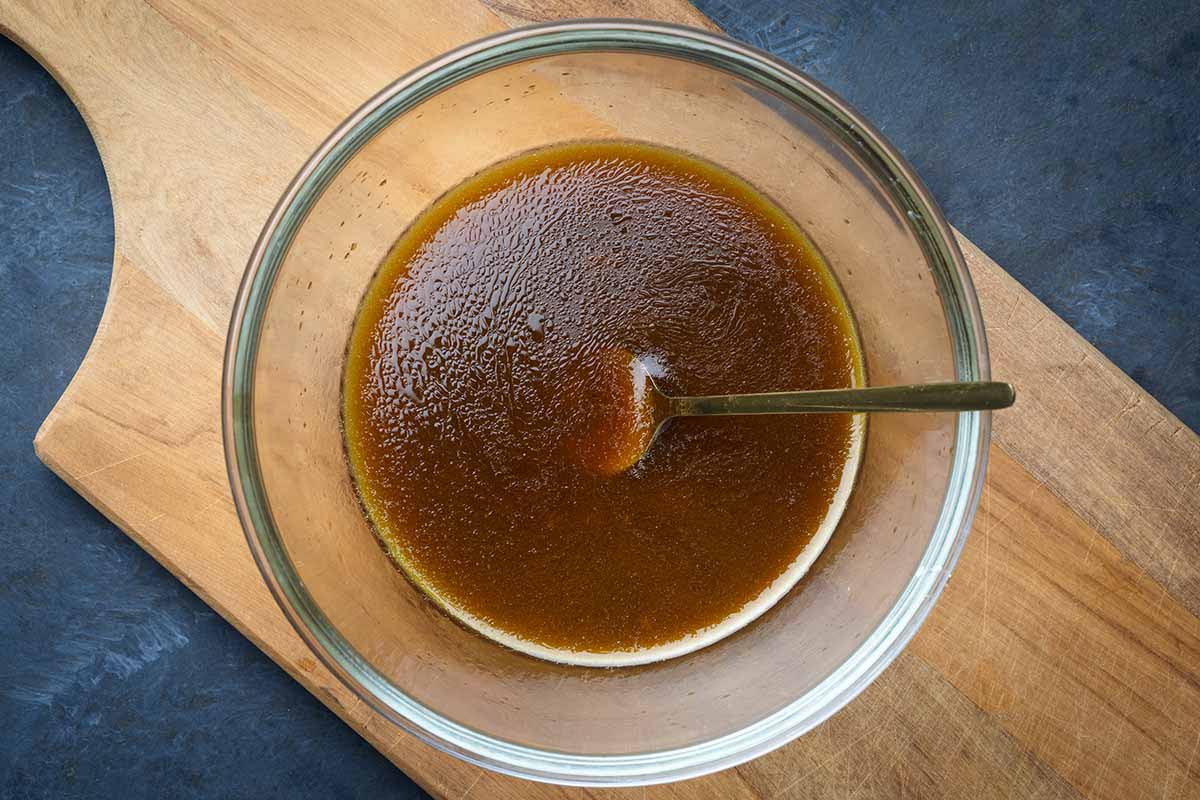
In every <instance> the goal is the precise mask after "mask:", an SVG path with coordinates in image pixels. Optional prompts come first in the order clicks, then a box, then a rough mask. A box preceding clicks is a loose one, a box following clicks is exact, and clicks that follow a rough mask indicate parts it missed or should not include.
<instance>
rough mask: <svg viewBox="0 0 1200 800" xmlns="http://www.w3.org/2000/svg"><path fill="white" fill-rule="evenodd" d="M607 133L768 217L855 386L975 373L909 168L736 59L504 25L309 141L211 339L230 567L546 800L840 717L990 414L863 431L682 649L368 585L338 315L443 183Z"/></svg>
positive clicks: (936, 557)
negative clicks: (637, 655) (740, 610)
mask: <svg viewBox="0 0 1200 800" xmlns="http://www.w3.org/2000/svg"><path fill="white" fill-rule="evenodd" d="M612 137H619V138H627V139H636V140H642V141H647V142H651V143H657V144H662V145H666V146H669V147H673V148H677V149H680V150H684V151H687V152H690V153H693V154H696V155H698V156H701V157H703V158H706V159H708V160H710V161H713V162H716V163H717V164H720V165H722V166H724V167H725V168H727V169H729V170H731V171H732V172H734V173H736V174H738V175H740V176H741V177H743V178H745V179H746V180H748V181H749V182H750V183H751V184H753V185H755V186H756V187H757V188H758V189H759V190H761V191H762V192H764V193H765V194H767V195H768V196H770V197H771V198H772V199H773V200H774V201H775V202H776V203H777V204H778V205H779V206H781V207H782V208H783V209H784V210H785V211H787V212H788V213H790V214H791V215H792V216H793V217H794V218H795V219H796V220H797V221H798V222H799V223H800V225H801V226H803V228H804V229H805V230H806V231H807V232H808V234H809V236H810V237H811V239H812V240H813V242H814V243H815V244H816V246H817V247H818V248H820V250H821V251H822V252H823V253H824V255H825V257H826V259H827V261H828V263H829V266H830V268H831V269H832V270H833V272H834V273H835V275H836V276H837V278H838V280H839V281H840V282H841V284H842V287H843V289H844V291H845V294H846V297H847V299H848V300H849V303H850V306H851V307H852V309H853V312H854V315H855V318H856V321H857V325H858V329H859V334H860V336H861V339H862V346H863V352H864V358H865V365H866V371H867V377H868V382H869V383H872V384H898V383H920V382H924V381H945V380H964V381H969V380H986V379H987V378H988V377H989V374H988V362H987V350H986V345H985V342H984V331H983V324H982V320H981V319H980V315H979V309H978V306H977V303H976V298H975V293H974V291H973V289H972V287H971V282H970V279H969V277H968V275H967V270H966V267H965V265H964V263H963V259H962V255H961V254H960V252H959V250H958V248H957V247H956V245H955V243H954V239H953V237H952V235H951V232H950V228H949V226H948V225H947V223H946V221H945V219H944V218H943V217H942V214H941V212H940V211H939V210H938V208H937V206H936V205H935V204H934V202H933V200H932V199H931V198H930V196H929V194H928V192H927V191H926V190H925V188H924V187H923V186H922V185H921V182H920V181H919V180H918V179H917V177H916V175H914V173H913V171H912V169H911V168H910V167H909V166H908V165H907V164H906V163H905V162H904V160H903V159H902V158H901V157H900V156H899V155H898V154H897V153H896V151H895V150H894V149H893V148H892V147H891V146H890V145H888V144H887V143H886V142H885V141H884V140H883V138H882V137H881V136H880V135H879V133H878V132H877V131H875V130H874V129H873V128H872V127H871V126H870V125H869V124H868V123H867V122H865V121H864V120H863V119H862V118H861V117H860V116H859V115H858V114H857V113H855V112H854V111H853V110H852V109H851V108H849V107H848V106H847V105H846V104H845V103H844V102H842V101H841V100H840V99H838V98H837V97H835V96H834V95H833V94H832V93H831V92H829V91H828V90H827V89H825V88H824V87H822V86H820V85H819V84H817V83H815V82H814V81H812V80H811V79H809V78H807V77H805V76H803V75H801V74H800V73H798V72H797V71H796V70H794V69H792V68H791V67H789V66H788V65H786V64H784V63H781V62H779V61H777V60H775V59H773V58H771V57H770V56H768V55H766V54H764V53H761V52H759V51H757V50H754V49H752V48H750V47H746V46H744V45H741V44H738V43H736V42H733V41H730V40H728V39H725V38H722V37H720V36H715V35H712V34H709V33H704V32H700V31H695V30H690V29H686V28H681V27H675V26H670V25H663V24H655V23H648V22H633V21H609V20H590V21H573V22H564V23H558V24H551V25H543V26H537V27H532V28H526V29H523V30H516V31H512V32H508V33H502V34H499V35H497V36H493V37H491V38H488V39H485V40H483V41H480V42H476V43H474V44H470V45H467V46H465V47H462V48H460V49H458V50H455V51H453V52H451V53H448V54H446V55H444V56H442V57H440V58H438V59H436V60H434V61H432V62H430V63H428V64H426V65H424V66H422V67H420V68H418V69H417V70H415V71H413V72H412V73H410V74H409V75H407V76H405V77H404V78H401V79H400V80H398V81H397V82H396V83H394V84H392V85H391V86H389V87H387V88H386V89H385V90H384V91H383V92H381V93H380V94H378V95H377V96H376V97H374V98H373V99H372V100H370V101H369V102H368V103H367V104H366V105H364V106H363V107H362V108H361V109H359V110H358V111H357V112H355V113H354V115H353V116H351V117H350V118H349V119H348V120H347V121H346V122H345V123H343V124H342V125H341V127H339V128H338V129H337V130H336V131H334V132H333V134H332V135H331V136H330V137H329V139H328V140H326V142H325V143H324V144H323V145H321V147H320V149H318V150H317V152H316V153H315V154H314V155H313V156H312V158H311V159H309V161H308V163H307V164H305V165H304V167H303V168H302V169H301V170H300V173H299V174H298V175H297V176H296V178H295V180H294V181H292V184H291V185H290V187H289V188H288V190H287V192H286V193H285V194H284V196H283V198H282V199H281V200H280V201H279V204H278V206H277V207H276V209H275V211H274V213H273V214H272V215H271V218H270V219H269V220H268V221H267V224H266V227H265V228H264V230H263V233H262V236H261V237H260V238H259V240H258V244H257V246H256V247H255V250H254V253H253V255H252V257H251V259H250V263H249V265H248V266H247V269H246V275H245V278H244V280H243V282H242V285H241V289H240V291H239V293H238V297H237V302H236V305H235V307H234V312H233V319H232V323H231V325H230V330H229V339H228V343H227V348H226V354H225V372H224V389H223V397H222V410H223V415H224V440H225V450H226V459H227V462H228V467H229V475H230V481H231V484H232V489H233V497H234V500H235V502H236V504H237V509H238V514H239V516H240V518H241V521H242V525H243V526H244V528H245V530H246V536H247V539H248V541H249V543H250V548H251V550H252V551H253V552H254V556H255V559H256V560H257V561H258V564H259V567H260V568H261V569H262V573H263V576H264V577H265V578H266V581H267V583H268V584H269V586H270V588H271V590H272V592H273V593H274V595H275V597H276V599H277V600H278V601H279V604H280V606H282V608H283V610H284V612H285V613H286V614H287V617H288V618H289V619H290V620H291V622H292V623H293V624H294V625H295V627H296V630H297V631H298V632H299V633H300V635H301V636H302V637H303V638H304V640H305V641H306V642H308V644H309V646H311V647H312V649H313V651H314V652H315V653H316V654H317V655H318V656H319V657H320V659H321V660H322V661H323V662H324V663H325V665H326V666H328V667H329V668H330V669H331V670H332V671H333V672H334V674H336V675H337V676H338V677H339V678H340V679H341V680H342V681H344V682H345V683H346V685H347V686H349V687H350V688H351V689H352V690H353V691H354V692H355V693H356V694H357V695H358V696H359V697H361V698H362V700H363V701H364V702H366V703H367V704H369V705H370V706H371V707H372V708H373V709H375V710H376V711H378V712H379V713H380V714H381V715H383V716H384V717H386V718H387V719H388V720H390V721H391V722H393V723H394V724H395V725H396V726H397V727H399V728H402V729H404V730H405V731H408V732H410V733H412V734H414V735H415V736H417V737H419V738H420V739H422V740H424V741H426V742H428V743H430V744H432V745H434V746H436V747H439V748H441V749H443V750H445V751H447V752H449V753H452V754H454V755H456V756H458V757H460V758H462V759H465V760H467V761H470V762H472V763H474V764H478V765H481V766H484V767H488V768H490V769H494V770H498V771H500V772H505V773H510V774H513V775H518V776H521V777H525V778H531V779H535V780H543V781H551V782H557V783H565V784H584V785H628V784H646V783H656V782H662V781H670V780H678V779H682V778H687V777H691V776H695V775H699V774H703V773H707V772H712V771H715V770H719V769H723V768H725V767H730V766H733V765H735V764H738V763H740V762H743V761H746V760H749V759H751V758H754V757H755V756H758V755H760V754H762V753H765V752H767V751H769V750H771V749H773V748H776V747H779V746H780V745H782V744H785V743H787V742H789V741H791V740H792V739H794V738H795V737H797V736H799V735H800V734H803V733H804V732H805V731H808V730H809V729H811V728H812V727H814V726H815V725H817V724H819V723H820V722H821V721H822V720H824V719H826V718H827V717H829V716H830V715H831V714H833V713H834V712H836V711H837V710H838V709H840V708H841V707H842V706H844V705H845V704H846V703H848V702H849V701H850V700H851V699H852V698H853V697H854V696H855V695H856V694H857V693H858V692H860V691H862V689H863V688H864V687H865V686H866V685H867V684H868V683H869V682H870V681H871V680H872V679H873V678H874V677H875V676H876V675H878V674H879V673H880V671H881V670H883V669H884V667H886V666H887V665H888V664H889V663H890V662H891V660H892V659H893V658H895V657H896V655H897V653H898V652H899V651H900V649H901V648H902V647H903V646H904V645H905V644H906V643H907V642H908V640H909V639H911V638H912V636H913V634H914V633H915V631H916V630H917V627H918V626H919V625H920V623H921V622H922V620H923V619H924V618H925V616H926V615H927V614H928V612H929V610H930V607H931V606H932V604H933V602H934V600H935V599H936V597H937V595H938V593H939V592H940V590H941V588H942V586H943V585H944V584H945V582H946V579H947V578H948V576H949V574H950V571H951V569H952V568H953V566H954V563H955V560H956V559H957V557H958V554H959V552H960V550H961V549H962V546H963V542H964V540H965V538H966V536H967V532H968V529H969V527H970V522H971V518H972V515H973V513H974V511H975V507H976V504H977V502H978V498H979V492H980V487H981V485H982V479H983V474H984V467H985V459H986V454H987V445H988V435H989V423H990V418H989V416H988V415H987V414H986V413H964V414H911V415H904V414H893V415H877V416H875V417H874V418H872V419H871V421H870V425H869V426H868V433H867V442H866V449H865V455H864V457H863V460H862V462H861V472H860V475H859V478H858V482H857V485H856V487H855V490H854V493H853V496H852V498H851V500H850V502H849V505H848V507H847V509H846V512H845V514H844V516H843V518H842V520H841V523H840V525H839V526H838V529H837V531H836V533H835V534H834V536H833V539H832V540H831V542H830V544H829V545H828V546H827V547H826V549H825V551H824V553H823V554H822V555H821V557H820V558H819V560H818V561H817V562H816V564H815V565H814V566H813V568H812V569H811V570H810V572H809V574H808V575H807V576H806V577H805V578H804V579H803V580H802V581H801V582H800V583H799V584H798V585H797V586H796V587H795V588H794V589H793V590H792V591H791V592H789V593H788V594H787V595H786V596H785V597H784V598H783V599H782V600H780V601H779V603H778V604H777V605H775V607H774V608H772V609H771V610H770V611H769V612H768V613H766V614H765V615H763V616H762V617H760V618H759V619H758V621H757V622H755V623H754V624H752V625H750V626H748V627H746V628H744V629H743V630H742V631H740V632H739V633H737V634H735V635H733V636H730V637H729V638H726V639H723V640H722V641H720V642H718V643H716V644H714V645H712V646H709V647H707V648H704V649H703V650H700V651H697V652H694V653H692V654H690V655H687V656H684V657H680V658H676V659H672V660H669V661H664V662H660V663H656V664H651V665H646V666H641V667H628V668H619V669H594V668H587V667H571V666H564V665H561V664H555V663H550V662H547V661H540V660H537V659H533V658H530V657H528V656H523V655H520V654H518V653H515V652H513V651H510V650H507V649H505V648H503V647H501V646H500V645H497V644H495V643H493V642H491V641H489V640H487V639H484V638H483V637H481V636H479V635H477V634H475V633H472V632H470V631H468V630H466V629H464V628H462V627H460V626H459V625H457V624H455V623H454V622H452V621H451V620H450V618H449V617H447V616H446V615H445V614H443V613H442V612H440V611H438V610H437V609H436V608H434V606H433V605H432V604H431V603H430V602H428V601H427V600H426V599H425V597H424V596H423V595H422V594H421V593H420V592H419V591H418V590H417V589H415V588H414V587H413V586H412V585H411V584H410V583H409V582H408V581H407V580H406V579H405V578H404V577H403V576H402V575H401V574H400V573H399V572H398V571H397V570H396V569H395V568H394V567H393V566H392V564H391V562H389V561H388V559H387V558H386V557H385V556H384V555H383V552H382V550H381V548H380V547H379V545H378V544H377V542H376V539H375V536H374V534H373V533H372V531H371V529H370V528H369V527H368V525H367V523H366V521H365V520H364V517H363V514H362V513H361V511H360V509H359V505H358V502H357V499H356V495H355V491H354V488H353V486H352V484H351V481H350V477H349V473H348V470H347V467H346V463H345V458H344V454H343V446H342V435H341V430H340V407H341V403H340V394H339V393H340V380H341V375H342V366H343V357H344V353H345V348H346V344H347V337H348V334H349V332H350V328H351V323H352V322H353V319H354V315H355V311H356V308H357V305H358V302H359V300H360V298H361V297H362V295H363V292H364V289H365V288H366V286H367V284H368V282H369V281H370V279H371V277H372V275H373V274H374V272H375V270H376V267H377V266H378V265H379V263H380V261H381V259H383V257H384V256H385V255H386V253H387V252H388V250H389V248H390V247H391V246H392V244H393V243H394V242H395V240H396V238H397V237H398V236H399V234H400V233H401V232H402V231H403V230H404V229H405V228H406V227H407V225H408V224H409V223H410V221H412V219H413V218H414V216H415V215H417V214H418V213H419V212H420V211H421V210H422V209H423V208H425V207H426V206H427V205H428V204H429V203H430V202H431V201H432V200H434V199H435V198H437V197H438V196H439V195H441V194H442V193H443V192H445V191H446V190H447V189H448V188H450V187H452V186H454V185H455V184H457V183H458V182H460V181H461V180H463V179H464V178H466V177H468V176H469V175H471V174H473V173H475V172H477V171H478V170H479V169H481V168H482V167H484V166H487V165H489V164H492V163H493V162H496V161H498V160H500V159H503V158H506V157H508V156H511V155H514V154H516V153H518V152H521V151H525V150H529V149H531V148H535V147H539V146H543V145H546V144H550V143H555V142H562V141H566V140H575V139H605V138H612ZM463 491H470V487H463Z"/></svg>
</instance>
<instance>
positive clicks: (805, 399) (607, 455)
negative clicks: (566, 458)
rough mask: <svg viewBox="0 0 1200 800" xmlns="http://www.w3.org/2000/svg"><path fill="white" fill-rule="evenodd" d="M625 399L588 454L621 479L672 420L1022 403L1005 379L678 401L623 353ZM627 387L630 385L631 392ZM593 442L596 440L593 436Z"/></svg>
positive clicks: (619, 368)
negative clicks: (618, 474)
mask: <svg viewBox="0 0 1200 800" xmlns="http://www.w3.org/2000/svg"><path fill="white" fill-rule="evenodd" d="M611 363H612V364H613V366H614V367H615V368H616V374H614V375H613V379H614V381H620V382H621V384H622V385H621V386H620V387H618V388H619V389H620V391H616V392H614V393H613V395H612V396H613V397H615V398H620V400H619V402H618V403H616V404H614V406H613V408H611V409H608V410H606V412H605V414H604V417H605V422H604V424H603V425H602V426H601V427H598V428H596V429H595V430H594V434H596V435H598V438H597V440H595V441H590V442H588V443H587V444H586V447H585V448H584V449H583V450H581V455H584V462H585V464H586V465H587V466H588V467H589V468H591V469H593V470H595V471H596V472H598V473H600V474H608V475H615V474H617V473H619V472H624V471H625V470H627V469H629V468H630V467H632V466H633V465H634V464H636V463H637V462H638V461H640V460H641V458H642V456H644V455H645V453H646V451H647V450H649V449H650V446H651V445H652V444H653V443H654V439H655V437H657V436H658V432H659V431H660V430H661V429H662V425H663V423H664V422H666V421H667V420H668V419H670V418H671V417H709V416H726V415H731V414H737V415H740V414H811V413H829V412H880V411H990V410H995V409H1000V408H1008V407H1009V406H1011V405H1012V404H1013V401H1014V400H1015V399H1016V394H1015V392H1014V391H1013V387H1012V386H1011V385H1010V384H1007V383H1002V382H998V381H975V382H969V383H967V382H964V383H924V384H912V385H908V386H868V387H860V388H850V389H814V390H808V391H801V392H769V393H765V394H719V395H706V396H700V397H671V396H670V395H667V394H665V393H664V392H662V391H661V390H660V389H659V388H658V385H657V384H656V383H655V382H654V378H653V377H652V376H651V375H650V372H649V371H648V370H647V369H646V366H645V365H644V364H643V363H642V362H641V361H640V360H639V359H638V358H637V357H635V356H633V355H631V354H629V353H624V352H622V353H621V354H620V357H617V358H614V359H613V360H612V362H611ZM626 382H627V387H626V385H625V384H626ZM589 438H591V437H589Z"/></svg>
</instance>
